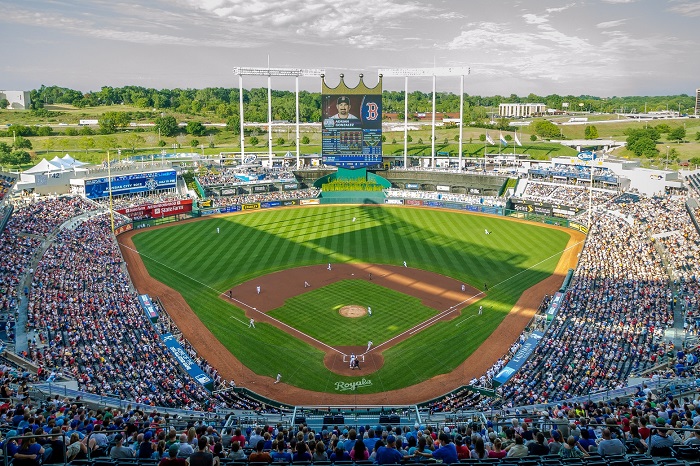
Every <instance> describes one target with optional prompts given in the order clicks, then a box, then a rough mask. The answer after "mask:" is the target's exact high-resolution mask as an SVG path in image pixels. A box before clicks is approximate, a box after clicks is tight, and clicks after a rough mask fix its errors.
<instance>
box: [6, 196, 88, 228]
mask: <svg viewBox="0 0 700 466" xmlns="http://www.w3.org/2000/svg"><path fill="white" fill-rule="evenodd" d="M93 206H94V204H93V203H92V202H91V201H89V200H87V199H85V198H82V197H74V196H60V197H53V198H44V199H32V198H27V199H24V200H21V201H18V202H17V203H16V204H15V211H14V212H13V214H12V216H11V217H10V221H9V222H8V223H7V226H6V228H5V230H6V231H7V232H8V233H10V234H12V235H18V234H20V233H24V234H31V235H39V236H46V235H48V234H49V233H51V232H52V231H54V230H55V229H56V228H57V227H58V226H60V225H61V224H63V223H65V222H67V221H68V220H70V219H71V218H73V217H75V216H77V215H80V214H81V213H84V212H86V211H88V210H92V209H93V208H94V207H93Z"/></svg>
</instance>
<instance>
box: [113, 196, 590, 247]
mask: <svg viewBox="0 0 700 466" xmlns="http://www.w3.org/2000/svg"><path fill="white" fill-rule="evenodd" d="M350 194H354V195H352V196H347V197H343V199H342V200H339V201H338V202H333V200H334V199H323V200H322V198H312V199H309V198H301V199H285V200H279V201H264V202H250V203H246V204H236V205H231V206H225V207H215V208H206V209H201V210H199V211H198V212H187V213H183V214H179V215H172V216H170V217H164V218H155V219H148V220H135V221H134V222H133V223H131V224H127V225H124V226H122V227H120V228H118V229H117V230H115V232H114V233H115V235H117V236H119V235H120V234H122V233H124V232H126V231H130V230H140V229H142V228H149V227H152V226H156V225H163V224H166V223H173V222H179V221H181V220H188V219H191V218H198V217H206V216H209V215H217V214H228V213H234V212H243V211H252V210H261V209H273V208H279V207H295V206H310V205H320V204H324V205H327V204H335V203H341V204H369V205H379V204H381V202H380V199H377V200H376V202H375V199H370V197H369V196H368V195H369V194H370V193H350ZM367 201H370V202H367ZM384 204H385V205H404V206H411V207H430V208H440V209H448V210H461V211H467V212H475V213H482V214H489V215H497V216H500V217H512V218H518V219H522V220H528V221H531V222H538V223H544V224H547V225H558V226H562V227H566V228H571V229H573V230H577V231H580V232H582V233H586V234H587V233H588V227H587V226H586V225H583V224H581V223H579V222H576V221H572V220H568V219H565V218H562V217H556V216H552V215H551V214H552V211H551V210H549V209H538V210H533V211H525V212H523V211H522V210H519V209H515V210H514V209H507V208H504V207H497V206H487V205H480V204H469V203H466V202H457V201H443V200H437V199H405V198H401V197H389V198H384ZM546 214H550V215H546ZM129 226H130V228H129Z"/></svg>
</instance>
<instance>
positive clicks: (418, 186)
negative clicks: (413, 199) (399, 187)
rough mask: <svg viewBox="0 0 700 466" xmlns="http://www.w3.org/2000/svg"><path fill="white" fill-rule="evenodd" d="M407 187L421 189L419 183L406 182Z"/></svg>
mask: <svg viewBox="0 0 700 466" xmlns="http://www.w3.org/2000/svg"><path fill="white" fill-rule="evenodd" d="M406 189H420V185H419V184H418V183H406Z"/></svg>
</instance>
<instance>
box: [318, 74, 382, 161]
mask: <svg viewBox="0 0 700 466" xmlns="http://www.w3.org/2000/svg"><path fill="white" fill-rule="evenodd" d="M322 120H323V129H322V145H321V150H322V158H323V163H324V164H326V165H333V166H338V167H344V168H351V169H352V168H363V167H372V166H376V165H380V164H381V163H382V91H381V79H380V81H379V83H378V84H377V86H376V87H374V88H368V87H367V86H366V85H365V84H364V82H363V81H362V79H360V83H359V84H358V86H357V87H354V88H349V87H347V86H346V85H345V83H344V81H343V80H342V76H341V82H340V84H339V85H338V86H337V87H335V88H330V87H327V86H326V85H325V82H324V85H323V95H322Z"/></svg>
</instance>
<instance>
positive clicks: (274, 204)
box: [260, 201, 282, 209]
mask: <svg viewBox="0 0 700 466" xmlns="http://www.w3.org/2000/svg"><path fill="white" fill-rule="evenodd" d="M281 205H282V203H281V202H280V201H267V202H261V203H260V207H262V208H263V209H269V208H270V207H279V206H281Z"/></svg>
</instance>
